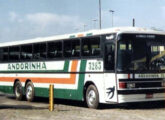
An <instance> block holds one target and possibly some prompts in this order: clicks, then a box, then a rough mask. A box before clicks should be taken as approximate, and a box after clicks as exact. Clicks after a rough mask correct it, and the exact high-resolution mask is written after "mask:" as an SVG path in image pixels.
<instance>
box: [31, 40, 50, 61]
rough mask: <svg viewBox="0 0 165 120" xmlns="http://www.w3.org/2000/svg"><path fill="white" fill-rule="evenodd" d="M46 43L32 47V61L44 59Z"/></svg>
mask: <svg viewBox="0 0 165 120" xmlns="http://www.w3.org/2000/svg"><path fill="white" fill-rule="evenodd" d="M46 57H47V54H46V43H39V44H34V45H33V59H46Z"/></svg>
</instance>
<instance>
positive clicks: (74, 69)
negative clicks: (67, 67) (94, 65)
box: [0, 60, 78, 84]
mask: <svg viewBox="0 0 165 120" xmlns="http://www.w3.org/2000/svg"><path fill="white" fill-rule="evenodd" d="M77 66H78V61H77V60H74V61H72V66H71V72H77ZM15 79H19V80H20V81H21V82H25V81H26V80H27V79H30V80H32V82H33V83H57V84H75V82H76V73H71V74H70V78H36V77H35V78H34V77H30V78H27V77H19V78H17V77H0V81H2V82H14V80H15Z"/></svg>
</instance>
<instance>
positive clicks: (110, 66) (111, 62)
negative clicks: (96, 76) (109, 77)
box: [104, 43, 115, 70]
mask: <svg viewBox="0 0 165 120" xmlns="http://www.w3.org/2000/svg"><path fill="white" fill-rule="evenodd" d="M114 66H115V44H113V43H107V44H105V62H104V68H105V69H106V70H114Z"/></svg>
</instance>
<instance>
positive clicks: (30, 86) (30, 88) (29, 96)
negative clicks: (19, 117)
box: [25, 82, 34, 102]
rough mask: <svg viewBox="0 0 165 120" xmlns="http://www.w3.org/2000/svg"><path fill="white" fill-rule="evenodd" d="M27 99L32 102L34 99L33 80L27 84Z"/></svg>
mask: <svg viewBox="0 0 165 120" xmlns="http://www.w3.org/2000/svg"><path fill="white" fill-rule="evenodd" d="M25 91H26V100H27V101H29V102H32V101H33V100H34V85H33V83H32V82H28V83H27V85H26V90H25Z"/></svg>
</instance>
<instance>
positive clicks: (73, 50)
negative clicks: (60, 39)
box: [64, 39, 80, 57]
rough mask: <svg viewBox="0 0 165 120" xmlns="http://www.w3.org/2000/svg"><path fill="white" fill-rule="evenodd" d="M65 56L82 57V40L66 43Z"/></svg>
mask: <svg viewBox="0 0 165 120" xmlns="http://www.w3.org/2000/svg"><path fill="white" fill-rule="evenodd" d="M64 56H65V57H79V56H80V40H78V39H76V40H67V41H64Z"/></svg>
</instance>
